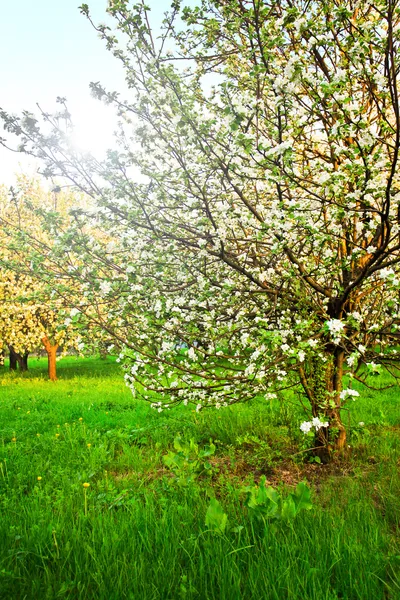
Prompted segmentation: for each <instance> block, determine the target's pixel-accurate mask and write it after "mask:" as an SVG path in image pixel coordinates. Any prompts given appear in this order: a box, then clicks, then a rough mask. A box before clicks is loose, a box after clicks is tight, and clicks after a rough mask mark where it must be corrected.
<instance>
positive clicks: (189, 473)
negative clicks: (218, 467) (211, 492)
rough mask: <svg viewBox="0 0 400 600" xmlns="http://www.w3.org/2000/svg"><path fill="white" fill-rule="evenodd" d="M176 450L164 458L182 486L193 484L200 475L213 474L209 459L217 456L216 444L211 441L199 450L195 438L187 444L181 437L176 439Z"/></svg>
mask: <svg viewBox="0 0 400 600" xmlns="http://www.w3.org/2000/svg"><path fill="white" fill-rule="evenodd" d="M174 448H175V450H176V452H172V451H171V450H170V451H169V452H168V454H166V455H165V456H164V457H163V461H164V463H165V465H166V466H167V467H168V468H169V469H171V471H172V472H173V473H174V475H175V477H176V478H177V479H178V481H179V483H180V484H181V485H188V484H190V483H192V482H193V481H194V480H195V479H197V477H199V475H204V474H206V475H208V476H210V475H211V474H212V472H213V471H212V466H211V463H210V462H209V460H208V458H209V457H210V456H213V455H214V454H215V444H213V442H212V441H211V440H210V443H209V444H207V445H206V446H204V447H203V448H199V445H198V444H197V443H196V442H195V441H194V439H193V438H192V439H190V440H189V442H186V441H184V440H183V439H182V438H181V437H176V438H175V440H174Z"/></svg>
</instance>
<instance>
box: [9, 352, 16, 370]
mask: <svg viewBox="0 0 400 600" xmlns="http://www.w3.org/2000/svg"><path fill="white" fill-rule="evenodd" d="M16 370H17V356H16V353H15V352H14V350H13V348H11V346H10V371H16Z"/></svg>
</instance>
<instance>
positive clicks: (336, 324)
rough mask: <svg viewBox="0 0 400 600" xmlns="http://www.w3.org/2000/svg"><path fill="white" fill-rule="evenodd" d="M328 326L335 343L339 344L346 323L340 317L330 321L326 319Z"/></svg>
mask: <svg viewBox="0 0 400 600" xmlns="http://www.w3.org/2000/svg"><path fill="white" fill-rule="evenodd" d="M326 326H327V327H328V329H329V333H330V334H331V336H332V340H333V343H334V344H339V343H340V340H341V339H342V333H343V329H344V323H343V322H342V321H341V320H340V319H331V320H330V321H326Z"/></svg>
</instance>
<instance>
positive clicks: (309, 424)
mask: <svg viewBox="0 0 400 600" xmlns="http://www.w3.org/2000/svg"><path fill="white" fill-rule="evenodd" d="M313 427H314V429H315V431H319V430H320V429H321V428H322V427H329V423H328V421H325V422H323V421H321V420H320V419H319V418H318V417H314V418H313V420H312V421H303V423H302V424H301V425H300V429H301V431H302V432H303V433H304V434H307V433H309V432H310V431H311V429H312V428H313Z"/></svg>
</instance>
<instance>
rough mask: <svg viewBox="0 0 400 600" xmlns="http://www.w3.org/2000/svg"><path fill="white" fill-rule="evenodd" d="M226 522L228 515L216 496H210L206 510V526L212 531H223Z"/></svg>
mask: <svg viewBox="0 0 400 600" xmlns="http://www.w3.org/2000/svg"><path fill="white" fill-rule="evenodd" d="M227 522H228V515H227V514H226V513H225V512H224V510H223V508H222V506H221V504H220V503H219V502H218V500H217V499H216V498H211V500H210V504H209V507H208V508H207V512H206V520H205V523H206V527H207V528H208V529H210V530H211V531H213V532H214V533H223V532H224V531H225V528H226V524H227Z"/></svg>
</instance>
